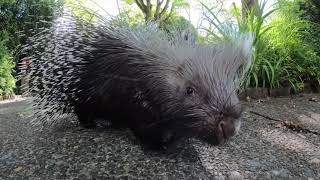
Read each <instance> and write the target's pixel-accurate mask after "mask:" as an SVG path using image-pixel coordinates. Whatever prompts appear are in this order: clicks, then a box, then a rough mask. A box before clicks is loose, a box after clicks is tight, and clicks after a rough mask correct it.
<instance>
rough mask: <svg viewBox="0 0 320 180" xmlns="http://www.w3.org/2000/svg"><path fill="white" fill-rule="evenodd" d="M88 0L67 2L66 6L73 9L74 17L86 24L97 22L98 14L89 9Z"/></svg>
mask: <svg viewBox="0 0 320 180" xmlns="http://www.w3.org/2000/svg"><path fill="white" fill-rule="evenodd" d="M87 3H88V0H65V4H66V5H67V7H68V8H70V9H71V11H72V13H73V15H75V16H76V17H77V18H81V20H83V21H85V22H89V23H90V22H94V21H96V20H97V14H96V13H95V12H94V11H92V10H91V9H90V8H87Z"/></svg>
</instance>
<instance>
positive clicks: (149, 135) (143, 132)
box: [130, 108, 165, 150]
mask: <svg viewBox="0 0 320 180" xmlns="http://www.w3.org/2000/svg"><path fill="white" fill-rule="evenodd" d="M130 114H132V119H131V123H130V129H131V130H132V131H133V133H134V134H135V135H136V137H138V139H139V140H140V141H141V143H142V144H144V145H146V146H147V147H148V148H150V149H153V150H161V149H163V148H164V146H165V142H164V134H165V131H164V130H163V129H162V128H161V126H156V125H154V122H156V121H157V117H156V116H155V115H154V114H153V113H152V112H151V111H149V110H146V109H144V108H132V109H131V113H130Z"/></svg>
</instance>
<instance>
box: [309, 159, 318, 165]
mask: <svg viewBox="0 0 320 180" xmlns="http://www.w3.org/2000/svg"><path fill="white" fill-rule="evenodd" d="M309 163H311V164H320V159H318V158H313V159H311V160H310V161H309Z"/></svg>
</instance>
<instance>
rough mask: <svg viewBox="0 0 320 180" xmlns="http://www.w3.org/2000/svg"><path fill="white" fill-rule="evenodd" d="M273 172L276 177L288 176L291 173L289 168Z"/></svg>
mask: <svg viewBox="0 0 320 180" xmlns="http://www.w3.org/2000/svg"><path fill="white" fill-rule="evenodd" d="M271 174H272V175H273V176H276V177H282V178H287V177H289V175H290V171H289V170H287V169H280V170H272V171H271Z"/></svg>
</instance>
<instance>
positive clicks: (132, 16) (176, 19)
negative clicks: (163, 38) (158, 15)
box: [118, 9, 197, 38]
mask: <svg viewBox="0 0 320 180" xmlns="http://www.w3.org/2000/svg"><path fill="white" fill-rule="evenodd" d="M118 18H121V19H123V20H124V21H126V22H128V23H129V24H130V26H132V27H136V26H140V25H143V24H145V20H144V16H143V14H142V12H141V11H138V10H136V9H128V10H125V11H122V13H121V14H119V15H118ZM159 27H160V29H162V30H164V31H166V32H167V33H169V34H175V35H176V34H177V33H183V32H185V31H187V32H188V33H190V34H191V35H192V36H193V37H194V38H197V30H196V28H195V27H194V26H193V25H192V24H191V23H190V21H188V20H187V19H186V18H184V17H183V16H180V15H179V14H177V13H176V12H173V13H172V14H171V16H170V17H168V18H166V19H163V20H162V21H160V25H159Z"/></svg>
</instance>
